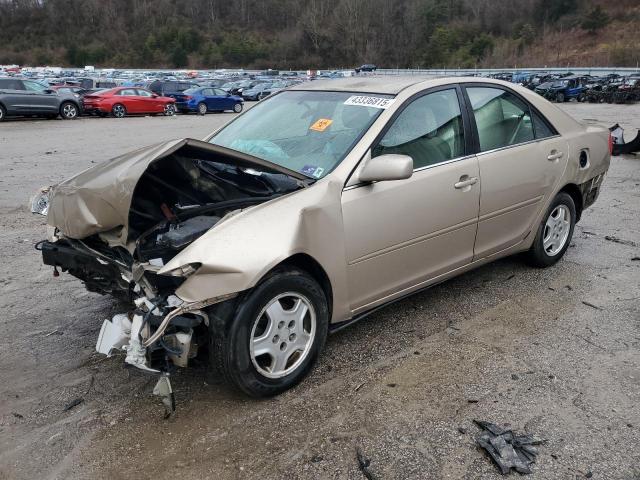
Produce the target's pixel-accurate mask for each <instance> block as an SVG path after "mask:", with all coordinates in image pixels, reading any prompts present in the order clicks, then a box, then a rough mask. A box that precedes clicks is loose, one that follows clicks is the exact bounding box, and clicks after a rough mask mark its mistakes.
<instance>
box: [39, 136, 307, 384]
mask: <svg viewBox="0 0 640 480" xmlns="http://www.w3.org/2000/svg"><path fill="white" fill-rule="evenodd" d="M183 143H184V145H182V146H181V147H180V148H177V149H174V150H169V151H168V153H165V154H160V155H157V156H155V157H154V158H153V159H151V160H149V159H148V158H145V161H144V162H141V161H140V156H139V155H138V157H137V158H135V159H134V160H131V161H129V160H125V161H129V163H130V164H129V165H126V167H127V169H126V171H125V174H126V175H136V174H137V178H134V179H133V181H132V182H131V184H132V185H134V187H133V189H132V190H131V191H127V192H124V194H125V195H129V196H130V204H129V205H130V207H129V211H128V218H126V224H121V225H111V224H113V223H114V221H113V220H112V219H113V217H114V215H113V213H112V212H111V211H110V210H109V208H110V207H111V205H112V204H113V203H114V202H115V201H117V199H115V198H114V199H113V200H111V199H109V198H108V196H109V195H114V193H113V191H114V190H115V191H116V192H117V190H118V189H119V188H121V185H122V183H123V182H122V178H121V176H122V174H121V173H120V171H121V170H122V164H123V162H122V160H120V159H114V160H112V161H111V162H113V164H114V169H116V168H118V169H120V170H119V171H116V172H114V173H112V175H111V177H112V178H111V180H110V181H111V182H112V184H111V185H109V184H108V181H105V179H108V178H109V177H108V176H107V175H108V173H109V172H108V170H109V167H108V164H106V166H98V167H97V168H101V169H102V171H100V172H98V173H97V175H96V176H95V177H94V178H89V179H88V180H84V179H82V178H80V177H81V176H82V175H85V176H87V177H90V175H87V173H91V170H89V171H87V172H83V173H82V174H80V175H78V176H77V177H75V180H74V179H70V180H69V181H67V182H63V183H62V184H61V185H59V186H54V187H52V189H51V193H49V192H48V191H47V194H49V195H50V198H47V200H48V202H49V203H48V205H46V209H48V212H49V213H48V223H49V224H50V227H53V229H54V230H55V231H54V233H53V236H52V238H50V239H49V240H47V241H43V242H40V243H39V244H38V246H37V248H38V249H40V250H41V251H42V256H43V261H44V263H45V264H47V265H51V266H53V267H54V275H56V276H57V275H58V268H59V269H61V270H62V271H63V272H68V273H70V274H71V275H73V276H75V277H77V278H79V279H80V280H82V281H83V282H84V284H85V286H86V288H87V289H88V290H89V291H92V292H97V293H101V294H110V295H114V296H116V297H118V298H120V299H122V300H125V301H129V302H132V303H133V304H134V305H135V308H134V309H133V310H132V311H130V312H127V313H123V314H119V315H116V316H115V317H114V318H113V319H111V320H105V322H104V324H103V326H102V330H101V332H100V336H99V338H98V342H97V346H96V349H97V350H98V351H99V352H101V353H104V354H106V355H111V353H112V352H113V351H114V350H116V349H124V350H126V352H127V356H126V360H125V361H126V363H127V364H130V365H133V366H136V367H138V368H141V369H143V370H147V371H152V372H155V373H160V372H169V371H170V370H171V369H172V368H173V367H175V366H177V367H186V366H187V364H188V362H189V360H190V359H191V358H193V357H195V356H196V355H197V353H198V347H199V346H201V345H202V344H203V343H205V341H206V339H205V337H206V335H207V326H208V318H207V314H206V313H205V312H204V311H203V310H202V308H204V307H206V305H186V304H185V303H184V302H183V301H182V300H181V299H179V298H178V297H177V296H175V294H174V292H175V290H176V289H177V288H178V287H179V286H180V284H181V283H182V282H184V280H185V278H186V277H187V276H189V275H191V274H192V273H194V272H195V271H196V270H197V268H198V265H189V266H187V267H184V268H182V269H181V270H180V271H176V272H173V271H171V272H169V273H168V274H167V273H165V274H163V275H160V274H158V271H159V270H160V269H161V268H162V267H163V266H164V265H166V264H167V262H169V261H170V260H171V259H172V258H174V257H175V256H176V255H178V254H179V253H180V252H181V251H182V250H184V249H185V248H187V247H188V246H189V245H191V244H192V243H193V242H195V241H197V240H198V238H200V237H201V236H202V235H203V234H204V233H206V232H207V231H209V230H211V229H212V228H214V227H215V226H216V224H218V223H219V222H223V221H225V219H226V218H229V217H231V216H233V215H236V214H238V213H239V212H241V211H242V210H243V209H247V208H250V207H253V206H256V205H258V204H261V203H264V202H267V201H270V200H273V199H275V198H278V197H280V196H282V195H285V194H288V193H291V192H293V191H296V190H298V189H300V188H304V187H305V180H301V179H300V178H299V177H298V176H293V175H288V174H287V173H284V172H279V171H274V169H272V168H270V167H269V165H266V166H265V165H260V164H259V163H258V164H257V165H255V166H251V159H250V158H247V156H246V155H243V156H242V157H241V158H240V159H238V158H235V157H234V154H233V152H231V151H229V153H228V154H227V152H224V151H223V152H220V150H221V149H220V148H219V147H218V148H217V149H216V148H214V147H212V146H210V145H208V144H203V145H200V144H201V143H202V142H197V141H193V140H188V141H186V142H183ZM153 153H155V151H154V152H153ZM142 158H144V157H142ZM111 162H110V163H111ZM141 163H142V164H143V165H144V164H146V168H145V169H144V170H141V169H140V164H141ZM261 167H264V168H261ZM136 170H137V172H136ZM98 176H99V178H100V179H101V181H102V182H104V183H105V185H104V189H105V192H107V193H106V194H105V196H103V197H101V198H99V199H98V200H95V199H93V198H88V197H86V198H80V195H81V194H82V187H83V183H82V182H83V181H84V182H86V183H89V182H95V181H96V180H95V178H96V177H98ZM74 181H75V184H74V185H73V186H72V187H71V186H67V185H65V183H69V184H70V183H72V182H74ZM38 201H39V205H40V206H41V207H42V206H43V205H45V204H46V202H43V200H42V199H41V198H40V199H38ZM91 202H93V204H94V205H95V204H97V207H94V208H91V207H90V206H89V208H88V207H87V206H88V205H90V203H91ZM74 209H75V210H76V211H77V216H76V218H77V217H79V216H80V215H81V214H82V215H85V216H86V217H87V218H90V219H91V220H92V222H93V223H91V224H90V222H88V221H86V222H84V223H86V225H84V224H83V223H82V222H80V221H75V223H74V224H73V225H72V226H73V227H74V228H69V230H72V231H73V232H74V233H77V232H76V230H80V231H81V230H82V229H83V228H85V229H91V230H90V231H94V233H92V234H90V235H88V236H86V237H82V238H77V237H78V235H77V234H75V235H68V232H66V231H65V229H64V225H66V223H64V222H68V217H69V216H70V215H73V214H74ZM87 209H89V212H88V213H87ZM52 212H53V213H52ZM60 212H63V213H64V221H63V220H59V218H61V217H62V215H61V214H60ZM101 212H106V213H101ZM39 213H42V212H39ZM101 215H102V216H101ZM121 223H125V222H121ZM123 237H124V238H123ZM215 300H216V299H213V300H212V302H211V303H214V301H215Z"/></svg>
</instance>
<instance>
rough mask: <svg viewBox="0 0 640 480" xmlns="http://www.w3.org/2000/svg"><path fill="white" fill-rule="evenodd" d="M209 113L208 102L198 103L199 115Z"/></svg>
mask: <svg viewBox="0 0 640 480" xmlns="http://www.w3.org/2000/svg"><path fill="white" fill-rule="evenodd" d="M206 114H207V104H206V103H204V102H200V103H199V104H198V115H206Z"/></svg>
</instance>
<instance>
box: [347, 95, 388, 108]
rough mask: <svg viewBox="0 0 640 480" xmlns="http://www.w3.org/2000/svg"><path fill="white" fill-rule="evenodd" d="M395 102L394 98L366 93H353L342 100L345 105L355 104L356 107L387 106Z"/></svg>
mask: <svg viewBox="0 0 640 480" xmlns="http://www.w3.org/2000/svg"><path fill="white" fill-rule="evenodd" d="M393 102H395V99H394V98H381V97H370V96H368V95H354V96H353V97H349V98H347V100H346V101H345V102H344V104H345V105H356V106H358V107H373V108H382V109H385V108H389V107H390V106H391V105H393Z"/></svg>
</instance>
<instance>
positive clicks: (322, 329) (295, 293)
mask: <svg viewBox="0 0 640 480" xmlns="http://www.w3.org/2000/svg"><path fill="white" fill-rule="evenodd" d="M230 305H231V304H228V303H227V304H219V305H214V307H212V309H211V311H210V312H209V318H210V319H212V320H211V322H210V338H211V341H210V348H209V351H210V358H211V362H212V364H213V366H214V367H215V369H216V370H217V371H218V372H220V373H222V374H223V376H224V377H225V379H226V380H227V381H229V382H230V383H232V384H233V385H234V386H236V387H237V388H239V389H240V390H241V391H243V392H244V393H246V394H247V395H250V396H252V397H269V396H273V395H277V394H279V393H281V392H283V391H285V390H288V389H289V388H291V387H293V386H294V385H296V384H298V383H299V382H300V381H302V379H303V378H304V377H305V376H306V375H307V373H308V372H309V371H310V370H311V368H312V367H313V365H314V364H315V363H316V361H317V358H318V355H319V353H320V351H321V350H322V348H323V347H324V343H325V341H326V338H327V332H328V328H329V309H328V306H327V300H326V297H325V295H324V292H323V290H322V288H321V287H320V285H318V282H316V281H315V280H314V279H313V278H312V277H311V276H309V275H308V274H307V273H305V272H302V271H300V270H293V269H292V270H280V271H276V272H274V273H272V274H271V275H269V276H268V277H267V278H266V279H265V280H264V281H262V282H261V283H260V284H259V285H257V286H256V287H255V288H253V289H252V290H251V291H249V293H248V294H246V296H244V297H243V298H242V299H241V300H240V301H239V302H238V303H237V304H234V306H233V307H230Z"/></svg>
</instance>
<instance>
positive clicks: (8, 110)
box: [0, 78, 82, 122]
mask: <svg viewBox="0 0 640 480" xmlns="http://www.w3.org/2000/svg"><path fill="white" fill-rule="evenodd" d="M80 105H81V102H80V95H77V94H74V93H62V92H60V93H58V92H56V91H55V90H53V89H49V88H47V87H46V86H44V85H42V84H41V83H39V82H36V81H35V80H27V79H20V78H0V122H2V121H3V120H6V119H7V117H12V116H38V117H49V118H56V117H57V116H58V115H60V116H61V117H62V118H63V119H65V120H72V119H74V118H77V117H78V116H79V115H80V113H81V111H82V109H81V107H80Z"/></svg>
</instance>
